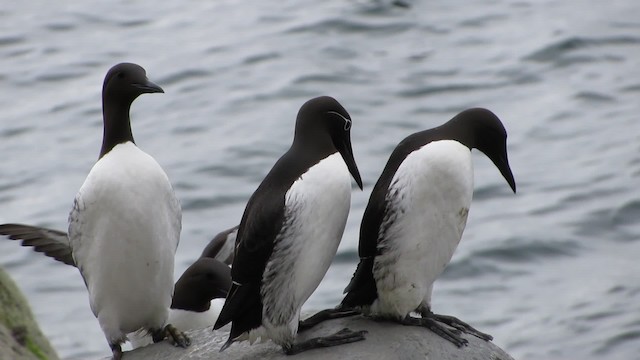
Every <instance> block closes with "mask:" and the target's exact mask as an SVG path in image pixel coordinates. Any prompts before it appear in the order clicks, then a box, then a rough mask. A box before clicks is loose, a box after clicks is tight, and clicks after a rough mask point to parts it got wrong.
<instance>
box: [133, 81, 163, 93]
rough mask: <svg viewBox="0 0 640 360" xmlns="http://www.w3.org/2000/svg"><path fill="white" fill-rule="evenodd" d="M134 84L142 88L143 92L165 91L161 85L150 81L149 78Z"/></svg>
mask: <svg viewBox="0 0 640 360" xmlns="http://www.w3.org/2000/svg"><path fill="white" fill-rule="evenodd" d="M134 86H135V87H137V88H138V89H140V90H142V92H143V93H164V90H162V88H161V87H160V86H159V85H157V84H155V83H153V82H151V81H149V79H147V81H145V82H144V83H143V84H134Z"/></svg>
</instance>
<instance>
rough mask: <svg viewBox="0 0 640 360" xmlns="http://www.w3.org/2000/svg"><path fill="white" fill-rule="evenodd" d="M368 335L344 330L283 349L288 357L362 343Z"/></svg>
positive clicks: (363, 331)
mask: <svg viewBox="0 0 640 360" xmlns="http://www.w3.org/2000/svg"><path fill="white" fill-rule="evenodd" d="M366 333H367V331H366V330H361V331H352V330H349V329H347V328H344V329H342V330H340V331H338V332H337V333H335V334H333V335H329V336H324V337H317V338H313V339H309V340H306V341H303V342H300V343H294V344H291V345H287V346H283V347H282V348H283V350H284V352H285V353H286V354H287V355H295V354H299V353H301V352H303V351H307V350H311V349H317V348H321V347H330V346H337V345H343V344H350V343H352V342H356V341H362V340H364V339H365V337H364V334H366Z"/></svg>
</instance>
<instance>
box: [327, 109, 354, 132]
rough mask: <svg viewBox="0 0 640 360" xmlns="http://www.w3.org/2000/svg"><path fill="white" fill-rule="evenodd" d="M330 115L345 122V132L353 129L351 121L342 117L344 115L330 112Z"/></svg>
mask: <svg viewBox="0 0 640 360" xmlns="http://www.w3.org/2000/svg"><path fill="white" fill-rule="evenodd" d="M329 114H334V115H338V116H339V117H340V118H341V119H342V121H344V131H349V129H351V119H348V118H346V117H344V116H342V114H340V113H339V112H336V111H329Z"/></svg>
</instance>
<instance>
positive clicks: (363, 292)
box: [340, 257, 378, 308]
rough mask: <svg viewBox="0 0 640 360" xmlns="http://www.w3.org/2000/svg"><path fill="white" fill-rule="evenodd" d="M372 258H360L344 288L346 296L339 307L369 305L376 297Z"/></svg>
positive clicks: (376, 290)
mask: <svg viewBox="0 0 640 360" xmlns="http://www.w3.org/2000/svg"><path fill="white" fill-rule="evenodd" d="M373 260H374V258H373V257H367V258H362V259H360V262H359V263H358V267H357V268H356V271H355V273H354V274H353V278H351V282H349V285H347V287H346V288H345V289H344V292H345V294H346V296H345V297H344V299H343V300H342V302H341V303H340V307H341V308H354V307H358V306H366V305H371V304H372V303H373V302H374V301H375V299H376V298H377V297H378V289H377V286H376V280H375V279H374V278H373V262H374V261H373Z"/></svg>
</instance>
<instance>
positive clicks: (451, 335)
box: [400, 316, 469, 348]
mask: <svg viewBox="0 0 640 360" xmlns="http://www.w3.org/2000/svg"><path fill="white" fill-rule="evenodd" d="M400 323H401V324H403V325H408V326H423V327H426V328H428V329H429V330H431V331H433V332H434V333H436V334H437V335H438V336H440V337H441V338H443V339H445V340H448V341H449V342H451V343H453V344H454V345H455V346H457V347H459V348H460V347H463V346H466V345H467V344H468V343H469V341H467V339H465V338H463V337H461V336H460V335H459V334H456V333H455V331H454V330H455V329H454V330H452V329H448V328H447V327H445V326H444V325H442V324H440V323H438V322H437V321H435V320H434V319H433V318H431V317H423V318H414V317H411V316H407V317H405V318H404V319H403V320H401V321H400Z"/></svg>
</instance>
